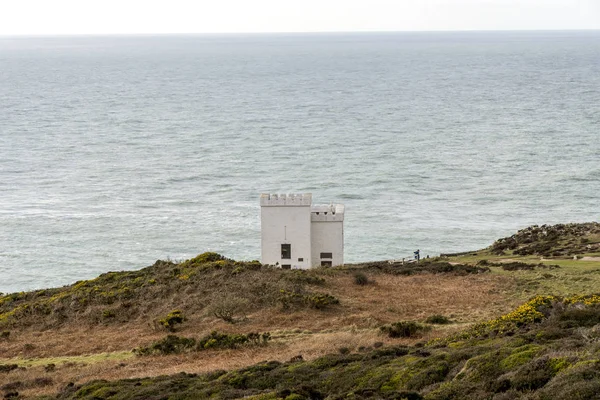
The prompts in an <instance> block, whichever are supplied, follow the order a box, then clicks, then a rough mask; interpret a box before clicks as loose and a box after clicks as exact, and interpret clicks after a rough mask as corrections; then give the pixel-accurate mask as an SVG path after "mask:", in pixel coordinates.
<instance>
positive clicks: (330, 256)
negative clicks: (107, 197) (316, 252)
mask: <svg viewBox="0 0 600 400" xmlns="http://www.w3.org/2000/svg"><path fill="white" fill-rule="evenodd" d="M321 258H333V254H332V253H321Z"/></svg>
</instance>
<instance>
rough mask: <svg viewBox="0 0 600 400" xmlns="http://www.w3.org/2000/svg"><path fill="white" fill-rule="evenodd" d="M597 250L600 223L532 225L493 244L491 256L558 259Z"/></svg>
mask: <svg viewBox="0 0 600 400" xmlns="http://www.w3.org/2000/svg"><path fill="white" fill-rule="evenodd" d="M598 250H600V223H597V222H589V223H583V224H557V225H542V226H538V225H533V226H530V227H527V228H525V229H521V230H519V231H517V233H516V234H514V235H512V236H509V237H505V238H502V239H498V240H496V241H495V242H494V243H493V244H492V246H491V247H490V251H491V252H492V254H500V255H501V254H505V253H506V252H509V251H510V252H512V253H513V254H515V255H521V256H525V255H538V256H543V257H560V256H568V255H571V254H582V253H586V252H594V251H598Z"/></svg>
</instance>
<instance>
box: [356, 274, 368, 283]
mask: <svg viewBox="0 0 600 400" xmlns="http://www.w3.org/2000/svg"><path fill="white" fill-rule="evenodd" d="M354 283H355V284H356V285H358V286H366V285H368V284H369V278H368V277H367V275H365V274H363V273H362V272H356V273H355V274H354Z"/></svg>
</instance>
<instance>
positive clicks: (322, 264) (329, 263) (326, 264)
mask: <svg viewBox="0 0 600 400" xmlns="http://www.w3.org/2000/svg"><path fill="white" fill-rule="evenodd" d="M331 265H332V262H331V261H321V267H331Z"/></svg>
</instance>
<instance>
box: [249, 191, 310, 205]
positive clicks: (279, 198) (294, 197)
mask: <svg viewBox="0 0 600 400" xmlns="http://www.w3.org/2000/svg"><path fill="white" fill-rule="evenodd" d="M311 204H312V193H304V194H266V193H263V194H261V195H260V205H261V207H282V206H291V207H298V206H310V205H311Z"/></svg>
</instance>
